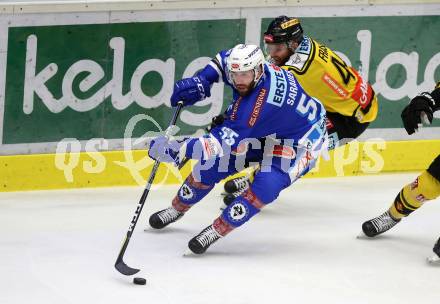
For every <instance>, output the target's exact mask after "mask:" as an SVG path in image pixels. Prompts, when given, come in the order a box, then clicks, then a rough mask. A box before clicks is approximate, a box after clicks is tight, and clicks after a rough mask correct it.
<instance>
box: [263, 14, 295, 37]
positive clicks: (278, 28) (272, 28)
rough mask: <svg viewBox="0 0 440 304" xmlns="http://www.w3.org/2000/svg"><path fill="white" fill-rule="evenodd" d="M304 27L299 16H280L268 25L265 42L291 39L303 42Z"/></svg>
mask: <svg viewBox="0 0 440 304" xmlns="http://www.w3.org/2000/svg"><path fill="white" fill-rule="evenodd" d="M302 39H303V29H302V27H301V24H300V22H299V19H297V18H291V17H287V16H278V17H276V18H275V19H274V20H272V22H271V23H270V24H269V26H268V27H267V31H266V32H265V33H264V42H265V43H283V42H289V41H291V40H293V41H296V42H298V43H299V42H301V41H302Z"/></svg>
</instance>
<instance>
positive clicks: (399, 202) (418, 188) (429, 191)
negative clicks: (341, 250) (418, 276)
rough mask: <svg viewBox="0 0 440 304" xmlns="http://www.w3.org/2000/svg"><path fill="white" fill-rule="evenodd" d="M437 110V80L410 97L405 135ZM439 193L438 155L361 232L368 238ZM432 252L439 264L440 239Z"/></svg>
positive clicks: (439, 100)
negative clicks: (427, 90)
mask: <svg viewBox="0 0 440 304" xmlns="http://www.w3.org/2000/svg"><path fill="white" fill-rule="evenodd" d="M437 110H440V82H439V83H437V85H436V87H435V89H434V90H433V91H432V92H431V93H428V92H425V93H421V94H420V95H418V96H416V97H414V98H413V99H412V100H411V102H410V103H409V105H407V106H406V107H405V109H404V110H403V112H402V120H403V125H404V126H405V129H406V131H407V132H408V134H410V135H411V134H413V133H414V132H415V131H416V130H417V129H418V125H419V124H420V123H421V122H422V116H425V117H426V120H427V121H428V123H431V122H432V119H433V117H434V115H433V113H434V112H435V111H437ZM439 196H440V154H439V155H438V156H437V157H436V158H435V159H434V161H433V162H432V163H431V165H430V166H429V168H428V169H427V170H425V171H423V172H422V174H420V175H419V176H418V177H417V178H416V179H415V180H414V181H413V182H412V183H410V184H408V185H406V186H405V187H403V188H402V189H401V191H400V192H399V193H398V194H397V196H396V198H395V199H394V202H393V203H392V204H391V206H390V208H389V209H388V210H387V211H386V212H385V213H383V214H381V215H379V216H378V217H375V218H373V219H371V220H369V221H366V222H365V223H363V225H362V231H363V232H364V234H365V235H367V236H368V237H374V236H377V235H379V234H381V233H384V232H385V231H387V230H389V229H391V228H392V227H394V226H395V225H396V224H397V223H398V222H400V220H401V219H402V218H404V217H407V216H408V215H410V214H411V213H412V212H414V211H415V210H417V209H418V208H420V207H421V206H422V205H423V204H424V203H425V202H427V201H430V200H433V199H436V198H438V197H439ZM434 253H435V254H436V255H435V256H433V257H432V258H430V259H429V260H428V261H430V262H435V263H439V264H440V239H439V241H437V244H436V245H435V246H434Z"/></svg>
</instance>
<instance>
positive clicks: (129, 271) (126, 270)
mask: <svg viewBox="0 0 440 304" xmlns="http://www.w3.org/2000/svg"><path fill="white" fill-rule="evenodd" d="M182 106H183V102H182V101H179V103H178V104H177V107H176V109H175V110H174V114H173V118H172V119H171V122H170V125H169V127H168V128H167V130H166V131H165V136H166V137H167V138H169V137H170V136H171V134H170V133H171V129H172V128H171V127H172V126H174V125H175V124H176V120H177V118H178V117H179V114H180V110H181V109H182ZM159 165H160V161H158V160H156V161H155V162H154V166H153V170H152V171H151V174H150V177H149V178H148V182H147V185H146V186H145V189H144V192H143V193H142V196H141V199H140V200H139V203H138V205H137V208H136V211H135V212H134V216H133V219H132V220H131V223H130V227H128V231H127V235H126V236H125V239H124V243H123V244H122V247H121V250H120V251H119V255H118V258H117V259H116V263H115V268H116V270H117V271H119V272H120V273H122V274H124V275H126V276H129V275H133V274H135V273H138V272H139V271H140V269H137V268H131V267H130V266H128V265H127V264H125V262H124V254H125V250H126V249H127V246H128V242H130V238H131V235H132V234H133V230H134V228H135V227H136V223H137V221H138V219H139V215H140V214H141V212H142V208H143V207H144V204H145V200H146V199H147V196H148V193H149V192H150V188H151V185H152V184H153V181H154V177H155V176H156V172H157V169H158V168H159Z"/></svg>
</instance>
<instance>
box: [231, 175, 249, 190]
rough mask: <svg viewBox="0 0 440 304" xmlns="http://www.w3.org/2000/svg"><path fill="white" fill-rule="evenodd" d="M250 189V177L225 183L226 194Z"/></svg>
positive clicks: (238, 178) (237, 178)
mask: <svg viewBox="0 0 440 304" xmlns="http://www.w3.org/2000/svg"><path fill="white" fill-rule="evenodd" d="M247 188H249V176H242V177H236V178H234V179H231V180H229V181H227V182H226V183H225V192H226V193H230V194H233V193H236V192H242V191H245V190H246V189H247Z"/></svg>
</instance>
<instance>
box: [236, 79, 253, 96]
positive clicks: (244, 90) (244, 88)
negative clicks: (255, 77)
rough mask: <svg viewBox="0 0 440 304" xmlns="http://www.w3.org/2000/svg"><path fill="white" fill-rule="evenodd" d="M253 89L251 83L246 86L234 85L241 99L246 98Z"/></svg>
mask: <svg viewBox="0 0 440 304" xmlns="http://www.w3.org/2000/svg"><path fill="white" fill-rule="evenodd" d="M253 87H254V82H253V81H252V82H251V83H250V84H248V85H245V84H239V85H237V84H236V85H235V89H236V90H237V92H238V94H240V96H242V97H244V96H247V95H248V94H249V93H250V92H251V91H252V88H253Z"/></svg>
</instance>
